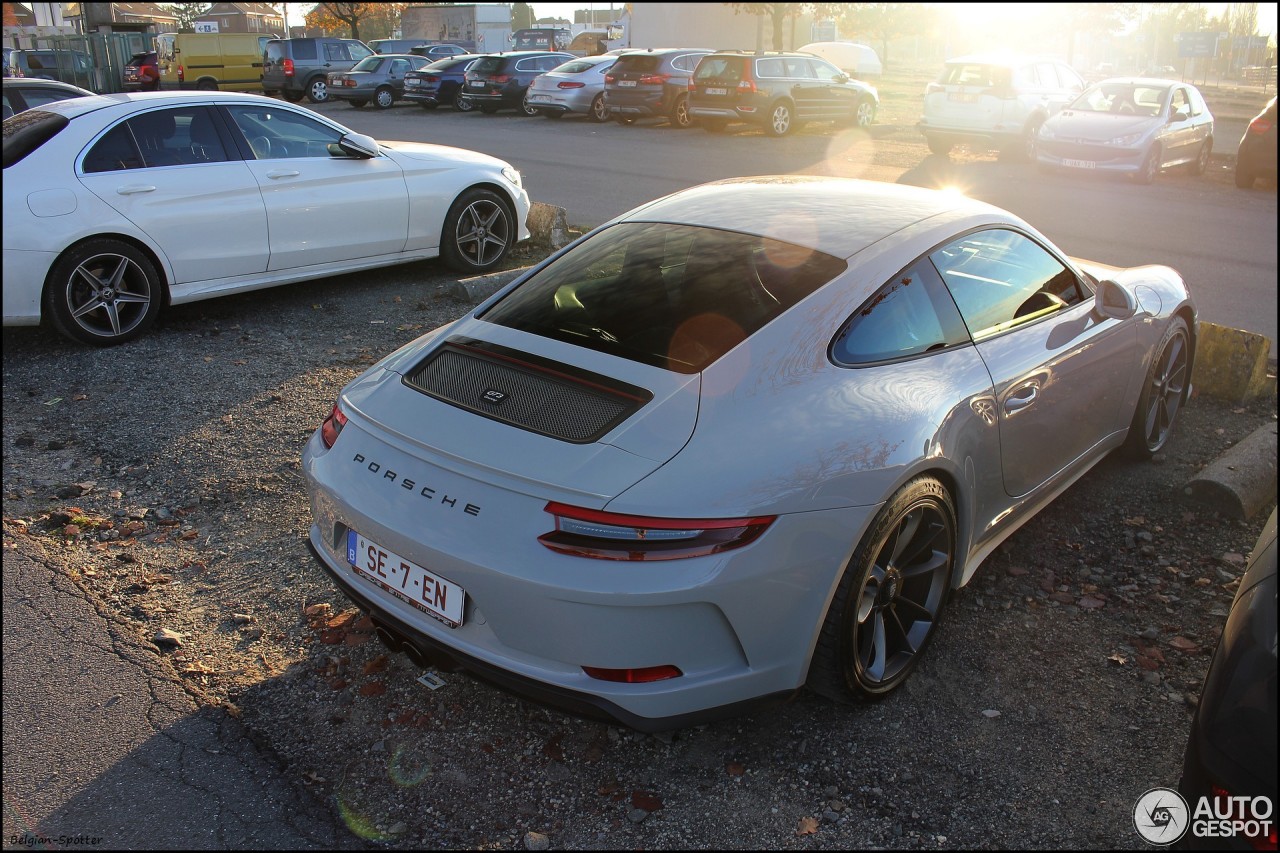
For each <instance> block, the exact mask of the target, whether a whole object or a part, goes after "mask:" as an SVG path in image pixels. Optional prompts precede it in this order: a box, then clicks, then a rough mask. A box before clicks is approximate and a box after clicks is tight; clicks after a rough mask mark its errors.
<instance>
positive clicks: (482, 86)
mask: <svg viewBox="0 0 1280 853" xmlns="http://www.w3.org/2000/svg"><path fill="white" fill-rule="evenodd" d="M467 85H468V86H470V87H471V88H472V89H483V88H484V84H483V83H468V84H467Z"/></svg>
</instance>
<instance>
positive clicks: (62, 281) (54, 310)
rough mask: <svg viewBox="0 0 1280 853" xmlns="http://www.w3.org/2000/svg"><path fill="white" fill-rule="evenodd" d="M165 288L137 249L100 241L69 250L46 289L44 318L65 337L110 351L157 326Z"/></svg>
mask: <svg viewBox="0 0 1280 853" xmlns="http://www.w3.org/2000/svg"><path fill="white" fill-rule="evenodd" d="M163 301H164V286H163V284H162V283H161V281H160V275H159V274H158V273H157V272H156V268H155V265H154V264H152V262H151V259H150V258H148V257H147V256H146V255H145V254H143V253H142V252H141V251H139V250H138V249H136V248H134V247H133V246H131V245H129V244H128V243H123V242H121V241H119V240H111V239H105V238H99V239H94V240H88V241H86V242H84V243H81V244H80V245H78V246H74V247H72V248H71V249H68V250H67V251H66V252H65V253H64V254H63V255H62V257H60V258H59V259H58V261H57V263H55V264H54V265H53V269H52V270H50V272H49V280H48V283H47V284H46V285H45V289H44V296H43V305H44V314H45V316H46V317H48V318H49V320H50V322H51V323H52V325H53V327H54V328H55V329H56V330H57V331H58V332H60V333H61V334H63V335H66V336H67V337H68V338H71V339H72V340H75V341H80V342H81V343H86V344H93V345H95V346H111V345H114V344H122V343H124V342H125V341H131V340H133V339H134V338H136V337H138V336H139V335H141V334H142V333H143V332H145V331H146V330H147V329H148V328H150V327H151V324H152V323H154V322H155V319H156V315H158V314H159V313H160V305H161V303H162V302H163Z"/></svg>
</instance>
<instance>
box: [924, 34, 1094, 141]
mask: <svg viewBox="0 0 1280 853" xmlns="http://www.w3.org/2000/svg"><path fill="white" fill-rule="evenodd" d="M1084 88H1085V82H1084V78H1082V77H1081V76H1080V75H1079V74H1077V73H1076V71H1075V69H1074V68H1072V67H1071V66H1070V65H1067V64H1066V63H1065V62H1059V61H1057V60H1054V59H1037V58H1033V57H1022V58H1018V57H1008V56H964V57H959V58H957V59H951V60H948V61H947V63H946V65H945V67H944V68H943V69H942V74H941V76H939V77H938V79H937V80H936V81H934V82H932V83H930V84H929V85H928V86H927V87H926V88H925V95H924V116H923V118H921V119H920V123H919V124H918V125H916V127H917V129H919V131H920V132H921V133H922V134H924V138H925V140H926V141H927V142H928V143H929V150H930V151H932V152H933V153H934V154H941V155H946V154H949V153H950V152H951V149H952V148H953V147H955V146H956V145H959V144H968V145H970V146H977V147H981V148H984V149H988V148H995V149H998V150H999V151H1000V152H1001V154H1002V155H1006V156H1008V157H1010V158H1011V159H1017V160H1029V159H1030V158H1031V156H1032V154H1033V152H1034V151H1035V140H1036V133H1037V132H1038V131H1039V129H1040V125H1041V124H1043V123H1044V120H1045V119H1047V118H1048V117H1049V116H1051V115H1054V114H1055V113H1057V112H1058V111H1059V110H1061V109H1062V108H1063V107H1064V106H1066V105H1067V104H1068V103H1069V102H1070V101H1072V100H1073V99H1074V98H1075V97H1076V96H1077V95H1079V94H1080V93H1081V92H1083V91H1084Z"/></svg>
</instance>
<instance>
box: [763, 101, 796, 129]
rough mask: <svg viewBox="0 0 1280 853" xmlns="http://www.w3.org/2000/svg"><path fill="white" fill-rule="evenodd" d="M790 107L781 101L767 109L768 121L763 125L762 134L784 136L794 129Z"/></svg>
mask: <svg viewBox="0 0 1280 853" xmlns="http://www.w3.org/2000/svg"><path fill="white" fill-rule="evenodd" d="M794 124H795V122H794V119H793V118H792V115H791V107H790V106H789V105H787V104H785V103H783V102H782V101H779V102H778V103H776V104H774V105H773V106H772V107H770V108H769V120H768V121H767V122H766V123H765V126H764V132H765V133H767V134H768V135H769V136H786V135H787V134H788V133H790V132H791V131H792V129H793V127H794Z"/></svg>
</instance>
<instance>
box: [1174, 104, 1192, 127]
mask: <svg viewBox="0 0 1280 853" xmlns="http://www.w3.org/2000/svg"><path fill="white" fill-rule="evenodd" d="M1189 118H1191V108H1190V107H1178V109H1177V110H1176V111H1175V112H1174V114H1173V115H1172V116H1170V117H1169V123H1170V124H1172V123H1173V122H1175V121H1186V120H1187V119H1189Z"/></svg>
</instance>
